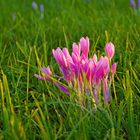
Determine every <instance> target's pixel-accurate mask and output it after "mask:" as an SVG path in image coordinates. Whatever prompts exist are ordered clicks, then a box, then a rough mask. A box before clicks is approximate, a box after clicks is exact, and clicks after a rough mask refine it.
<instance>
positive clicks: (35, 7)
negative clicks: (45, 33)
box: [32, 1, 38, 10]
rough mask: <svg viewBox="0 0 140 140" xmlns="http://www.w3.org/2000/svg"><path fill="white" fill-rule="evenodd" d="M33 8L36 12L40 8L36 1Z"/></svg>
mask: <svg viewBox="0 0 140 140" xmlns="http://www.w3.org/2000/svg"><path fill="white" fill-rule="evenodd" d="M32 8H33V9H34V10H37V8H38V5H37V3H36V2H35V1H33V2H32Z"/></svg>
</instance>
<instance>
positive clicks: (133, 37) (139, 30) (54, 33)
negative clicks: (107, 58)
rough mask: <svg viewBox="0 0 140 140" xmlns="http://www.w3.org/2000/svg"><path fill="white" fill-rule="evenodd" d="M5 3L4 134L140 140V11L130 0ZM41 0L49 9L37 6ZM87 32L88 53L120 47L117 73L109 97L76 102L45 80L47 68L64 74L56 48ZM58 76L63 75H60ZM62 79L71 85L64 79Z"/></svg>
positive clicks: (0, 9) (1, 59)
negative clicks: (108, 46) (42, 73)
mask: <svg viewBox="0 0 140 140" xmlns="http://www.w3.org/2000/svg"><path fill="white" fill-rule="evenodd" d="M35 2H36V3H37V5H38V7H32V1H31V0H22V1H19V0H12V1H10V0H1V1H0V139H2V140H18V139H21V140H27V139H29V140H34V139H35V140H42V139H44V140H53V139H55V140H56V139H58V140H59V139H60V140H65V139H66V140H103V139H104V140H108V139H109V140H110V139H111V140H123V139H128V140H139V139H140V73H139V72H140V55H139V54H140V9H138V8H137V9H136V10H137V11H136V10H134V9H133V8H132V7H130V3H129V0H112V1H111V0H36V1H35ZM41 4H43V6H44V10H43V9H42V11H40V8H39V6H40V5H41ZM86 36H88V37H89V41H90V50H89V56H90V57H92V56H93V54H94V53H96V54H97V55H98V57H99V56H101V55H103V56H104V55H105V49H104V48H105V45H106V43H108V42H112V43H113V44H114V46H115V55H114V57H113V60H112V61H113V62H117V71H116V73H115V75H114V79H113V82H112V85H111V87H110V94H111V101H110V102H109V103H108V104H107V105H104V102H103V91H102V90H101V93H100V94H101V95H100V96H101V101H100V102H99V103H98V104H96V105H95V103H94V102H93V101H92V100H91V98H86V104H83V103H81V102H78V101H77V96H78V95H77V92H76V91H75V90H74V89H73V88H71V89H70V95H67V94H66V93H65V92H63V91H61V90H60V89H59V88H58V87H57V86H55V85H54V84H53V83H52V82H47V81H41V80H39V79H37V78H36V77H35V76H34V74H40V68H41V67H47V66H48V65H49V66H50V68H51V70H52V72H53V73H54V74H55V75H57V76H61V75H62V73H61V72H60V70H59V66H58V64H57V62H56V60H55V59H54V57H53V53H52V49H56V48H57V47H60V48H64V47H67V48H68V50H69V51H70V52H71V51H72V44H73V42H76V43H78V42H79V40H80V38H81V37H86ZM57 80H58V79H57ZM60 82H64V83H63V84H64V85H66V86H69V85H68V84H67V83H66V82H65V81H63V80H60Z"/></svg>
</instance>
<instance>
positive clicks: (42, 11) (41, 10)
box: [40, 4, 44, 13]
mask: <svg viewBox="0 0 140 140" xmlns="http://www.w3.org/2000/svg"><path fill="white" fill-rule="evenodd" d="M40 12H41V13H44V5H43V4H40Z"/></svg>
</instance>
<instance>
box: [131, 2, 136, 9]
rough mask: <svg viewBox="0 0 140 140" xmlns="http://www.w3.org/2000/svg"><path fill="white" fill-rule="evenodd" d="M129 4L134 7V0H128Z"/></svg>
mask: <svg viewBox="0 0 140 140" xmlns="http://www.w3.org/2000/svg"><path fill="white" fill-rule="evenodd" d="M130 6H131V7H132V8H135V7H136V3H135V1H134V0H130Z"/></svg>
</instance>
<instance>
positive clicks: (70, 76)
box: [35, 37, 117, 104]
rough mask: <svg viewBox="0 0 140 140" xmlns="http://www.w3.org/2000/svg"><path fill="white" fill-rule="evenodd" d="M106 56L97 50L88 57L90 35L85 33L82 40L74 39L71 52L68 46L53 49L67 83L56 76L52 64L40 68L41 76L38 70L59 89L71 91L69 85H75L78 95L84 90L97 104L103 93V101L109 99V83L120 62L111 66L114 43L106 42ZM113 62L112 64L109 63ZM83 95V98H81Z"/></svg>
mask: <svg viewBox="0 0 140 140" xmlns="http://www.w3.org/2000/svg"><path fill="white" fill-rule="evenodd" d="M105 51H106V56H101V57H100V58H99V59H98V58H97V55H96V54H94V55H93V57H91V58H89V56H88V52H89V39H88V37H86V38H84V37H82V38H81V39H80V42H79V44H76V43H73V45H72V53H71V54H70V53H69V51H68V49H67V48H63V49H60V48H57V49H53V50H52V53H53V56H54V58H55V60H56V62H57V63H58V65H59V68H60V71H61V72H62V77H61V79H63V80H64V81H65V82H66V83H67V85H68V86H65V85H63V84H62V83H60V82H58V81H57V80H54V78H53V77H54V76H53V74H52V72H51V70H50V68H49V66H48V67H47V68H45V67H43V68H41V72H42V76H40V75H37V74H35V76H36V77H37V78H38V79H40V80H47V81H49V82H53V83H54V84H55V85H56V86H57V87H59V89H60V90H62V91H63V92H65V93H67V94H68V95H70V90H69V89H70V88H73V89H74V90H75V91H76V92H77V94H78V97H79V96H80V95H81V96H82V95H83V94H85V95H88V96H92V97H93V99H94V101H95V103H96V104H98V95H99V94H100V93H101V91H102V89H101V88H102V87H103V93H104V104H107V103H108V102H110V85H111V82H112V80H111V79H112V78H113V76H114V74H115V73H116V67H117V64H116V63H114V64H113V65H112V66H111V61H112V58H113V56H114V53H115V47H114V45H113V44H112V43H111V42H110V43H108V44H106V46H105ZM110 66H111V67H110ZM80 99H81V98H80Z"/></svg>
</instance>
